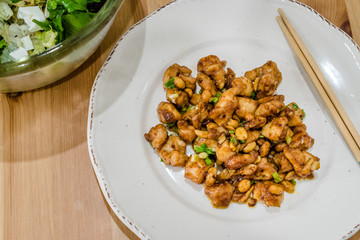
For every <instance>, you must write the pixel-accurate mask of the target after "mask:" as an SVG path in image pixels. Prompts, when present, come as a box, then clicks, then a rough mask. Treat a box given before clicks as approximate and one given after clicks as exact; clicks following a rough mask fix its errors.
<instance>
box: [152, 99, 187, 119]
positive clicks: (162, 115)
mask: <svg viewBox="0 0 360 240" xmlns="http://www.w3.org/2000/svg"><path fill="white" fill-rule="evenodd" d="M157 113H158V116H159V119H160V122H162V123H173V122H175V121H177V120H180V119H181V114H180V113H179V111H178V110H177V109H176V107H175V106H174V105H173V104H171V103H169V102H160V104H159V105H158V107H157Z"/></svg>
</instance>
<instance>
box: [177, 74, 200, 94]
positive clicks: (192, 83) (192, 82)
mask: <svg viewBox="0 0 360 240" xmlns="http://www.w3.org/2000/svg"><path fill="white" fill-rule="evenodd" d="M179 77H180V78H181V79H182V80H183V81H184V82H185V87H186V88H189V89H191V90H192V91H193V92H194V91H195V89H196V79H195V78H194V77H192V76H185V75H183V74H180V75H179Z"/></svg>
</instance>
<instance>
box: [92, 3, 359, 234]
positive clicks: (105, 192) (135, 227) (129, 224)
mask: <svg viewBox="0 0 360 240" xmlns="http://www.w3.org/2000/svg"><path fill="white" fill-rule="evenodd" d="M183 1H184V0H172V1H170V2H169V3H167V4H165V5H163V6H161V7H160V8H158V9H156V10H155V11H153V12H152V13H150V14H148V15H147V16H146V17H144V18H142V19H141V20H139V21H138V22H136V23H135V24H134V25H132V26H131V27H130V28H129V29H128V30H127V31H126V32H125V33H124V34H123V35H122V36H121V37H120V38H119V39H118V41H117V42H116V43H115V45H114V47H113V48H112V50H111V52H110V53H109V55H108V57H107V58H106V60H105V61H104V63H103V65H102V67H101V68H100V70H99V72H98V73H97V75H96V77H95V80H94V83H93V86H92V89H91V94H90V101H89V111H88V121H87V145H88V151H89V156H90V161H91V164H92V167H93V170H94V172H95V175H96V180H97V182H98V184H99V186H100V189H101V193H102V195H103V196H104V198H105V199H106V201H107V204H109V206H110V208H111V210H112V211H113V212H114V213H115V215H116V216H117V218H118V219H120V220H121V221H122V223H124V224H125V225H126V226H127V227H128V228H129V229H130V230H132V232H133V233H135V234H136V235H137V236H138V237H139V238H141V239H147V240H150V239H151V238H150V236H149V235H148V234H147V233H146V231H144V230H142V228H141V227H140V226H138V225H137V224H136V223H135V222H133V221H132V220H130V219H129V217H127V216H126V214H124V213H123V212H122V211H121V210H120V209H119V207H118V206H117V204H116V203H115V201H114V200H113V199H112V196H111V193H110V190H109V188H108V184H107V182H106V180H105V176H104V175H103V173H102V170H101V167H100V166H99V163H98V161H97V160H96V157H95V154H94V149H93V142H92V141H93V140H92V139H93V138H92V136H93V135H92V132H93V131H92V130H93V120H94V119H93V118H94V109H95V107H94V104H95V98H96V97H95V95H96V88H97V84H98V82H99V80H100V78H101V76H102V73H103V72H104V71H106V67H107V65H108V63H109V61H110V60H111V58H112V55H113V54H114V53H115V51H116V49H117V48H118V46H119V45H120V44H121V42H122V40H123V39H124V38H125V37H126V36H127V35H128V34H129V33H130V32H131V31H132V30H133V29H135V28H136V27H137V26H139V25H140V24H142V23H143V22H146V21H147V20H148V19H150V18H151V17H153V16H154V15H156V14H157V13H159V12H160V11H161V10H163V9H165V8H168V7H169V6H170V5H173V4H175V3H179V4H180V3H181V2H183ZM275 1H279V2H285V3H286V2H289V3H291V4H295V5H297V6H299V7H303V8H305V9H307V10H308V11H310V14H314V15H315V16H317V17H318V18H319V20H321V21H323V22H325V23H327V25H328V26H329V27H331V28H333V30H335V32H336V34H341V35H342V36H344V37H345V38H347V40H349V41H350V42H351V44H352V45H353V47H355V49H356V50H357V51H358V53H359V54H360V46H359V45H358V44H357V43H356V42H355V40H354V39H353V38H352V37H351V36H350V35H349V34H347V33H346V32H345V31H344V30H342V29H341V28H339V27H337V26H336V25H334V24H333V23H332V22H330V21H329V20H328V19H327V18H325V17H324V16H322V15H321V14H320V13H319V12H317V11H316V10H315V9H313V8H312V7H310V6H308V5H306V4H305V3H302V2H299V1H297V0H285V1H284V0H275ZM359 229H360V223H359V224H357V225H355V226H354V227H352V229H351V230H349V232H348V233H346V234H345V235H343V236H342V239H348V238H350V237H351V236H353V235H354V234H355V233H356V232H357V231H359Z"/></svg>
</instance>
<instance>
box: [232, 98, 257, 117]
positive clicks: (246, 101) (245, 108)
mask: <svg viewBox="0 0 360 240" xmlns="http://www.w3.org/2000/svg"><path fill="white" fill-rule="evenodd" d="M236 99H237V100H238V103H239V104H238V108H237V109H236V110H235V114H236V115H237V116H238V117H239V118H242V119H245V120H246V121H251V120H253V119H254V118H255V111H256V109H257V107H258V103H257V101H256V100H253V99H251V98H245V97H237V98H236Z"/></svg>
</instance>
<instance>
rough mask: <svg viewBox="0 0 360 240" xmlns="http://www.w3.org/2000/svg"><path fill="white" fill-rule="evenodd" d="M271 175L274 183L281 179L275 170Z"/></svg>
mask: <svg viewBox="0 0 360 240" xmlns="http://www.w3.org/2000/svg"><path fill="white" fill-rule="evenodd" d="M272 176H273V178H274V181H275V182H276V183H279V182H281V181H282V179H281V177H280V176H279V174H278V173H277V172H274V173H273V174H272Z"/></svg>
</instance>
